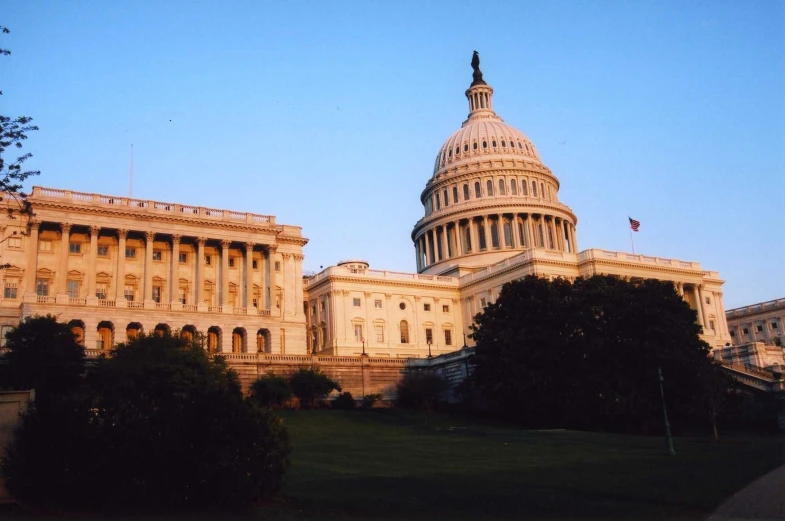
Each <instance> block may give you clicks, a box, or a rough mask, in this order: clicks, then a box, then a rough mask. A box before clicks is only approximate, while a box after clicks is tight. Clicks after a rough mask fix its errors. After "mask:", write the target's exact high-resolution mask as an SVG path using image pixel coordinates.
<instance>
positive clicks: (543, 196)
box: [540, 183, 545, 199]
mask: <svg viewBox="0 0 785 521" xmlns="http://www.w3.org/2000/svg"><path fill="white" fill-rule="evenodd" d="M540 197H542V198H543V199H545V185H544V184H542V183H540Z"/></svg>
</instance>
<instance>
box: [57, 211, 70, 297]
mask: <svg viewBox="0 0 785 521" xmlns="http://www.w3.org/2000/svg"><path fill="white" fill-rule="evenodd" d="M60 230H61V233H60V251H59V255H58V259H57V260H58V263H57V295H56V297H55V302H57V303H58V304H67V303H68V295H67V294H66V284H67V281H68V250H69V243H70V239H71V233H70V232H71V225H70V224H69V223H60Z"/></svg>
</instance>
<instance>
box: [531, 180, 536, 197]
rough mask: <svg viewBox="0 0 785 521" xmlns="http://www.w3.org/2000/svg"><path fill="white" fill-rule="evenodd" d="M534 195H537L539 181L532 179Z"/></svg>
mask: <svg viewBox="0 0 785 521" xmlns="http://www.w3.org/2000/svg"><path fill="white" fill-rule="evenodd" d="M532 197H537V181H532Z"/></svg>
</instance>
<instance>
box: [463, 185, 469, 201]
mask: <svg viewBox="0 0 785 521" xmlns="http://www.w3.org/2000/svg"><path fill="white" fill-rule="evenodd" d="M463 200H464V201H468V200H469V185H463Z"/></svg>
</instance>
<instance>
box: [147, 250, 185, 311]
mask: <svg viewBox="0 0 785 521" xmlns="http://www.w3.org/2000/svg"><path fill="white" fill-rule="evenodd" d="M170 264H171V266H170V270H169V302H170V303H171V304H180V301H179V297H180V294H179V293H180V291H179V290H180V236H179V235H172V259H171V263H170ZM145 273H146V272H145ZM150 292H151V293H150V298H152V290H150ZM161 301H162V302H163V301H164V300H163V299H161ZM177 307H179V306H177Z"/></svg>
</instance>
